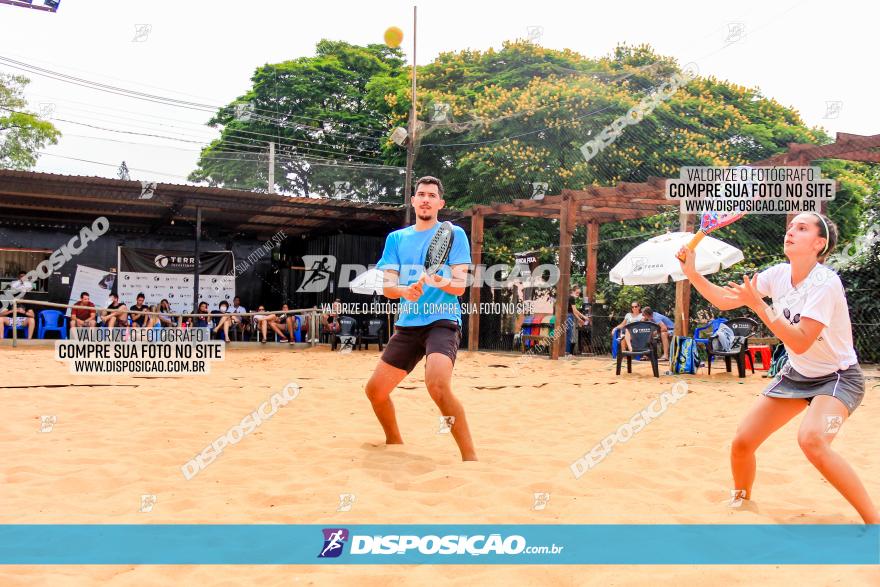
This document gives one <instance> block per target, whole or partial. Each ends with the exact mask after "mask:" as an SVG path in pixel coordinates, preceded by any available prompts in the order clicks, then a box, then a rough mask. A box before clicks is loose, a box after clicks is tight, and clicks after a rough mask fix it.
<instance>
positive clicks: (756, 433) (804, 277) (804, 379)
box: [682, 213, 880, 524]
mask: <svg viewBox="0 0 880 587" xmlns="http://www.w3.org/2000/svg"><path fill="white" fill-rule="evenodd" d="M836 244H837V227H836V226H835V225H834V223H833V222H832V221H831V220H829V219H828V218H826V217H825V216H823V215H821V214H817V213H804V214H798V215H797V216H795V217H794V219H793V220H792V221H791V224H789V226H788V230H787V231H786V233H785V241H784V244H783V250H784V251H785V255H786V257H788V261H789V262H788V263H780V264H779V265H774V266H773V267H770V268H768V269H766V270H764V271H762V272H761V273H760V274H758V275H755V276H752V277H748V276H744V278H743V283H742V284H741V285H740V284H733V283H731V284H729V285H728V286H727V287H719V286H717V285H714V284H712V283H710V282H709V281H708V280H707V279H706V278H705V277H703V276H702V275H700V274H698V273H697V272H696V270H695V268H694V253H693V252H692V251H690V250H689V249H687V248H682V251H683V252H685V254H686V255H687V257H686V259H685V261H684V263H683V264H682V265H683V270H684V273H685V275H686V276H687V278H688V279H689V280H690V281H691V283H692V284H693V285H694V287H696V288H697V291H699V292H700V293H701V294H702V295H703V297H705V298H706V299H707V300H708V301H709V302H711V303H712V304H714V305H715V306H717V307H718V308H719V309H721V310H732V309H734V308H738V307H740V306H747V307H749V308H751V309H752V310H753V311H754V312H755V313H756V314H757V315H758V317H759V318H760V319H761V320H762V321H763V322H764V323H765V324H766V325H767V326H768V327H769V328H770V330H771V331H772V332H773V334H775V335H776V336H777V337H778V338H779V339H780V340H781V341H782V343H783V344H784V345H785V349H786V351H788V356H789V364H788V365H787V366H786V367H785V368H784V369H783V370H782V372H781V373H780V374H779V376H778V377H777V378H776V379H775V380H774V381H773V382H772V383H771V384H770V385H769V386H768V387H767V389H765V390H764V393H763V395H762V396H760V397H759V398H758V401H757V402H756V403H755V405H753V406H752V408H751V410H750V411H749V413H748V414H747V415H746V417H745V419H744V420H743V421H742V423H741V424H740V426H739V428H738V429H737V431H736V436H735V437H734V439H733V443H732V445H731V450H730V463H731V469H732V470H733V481H734V485H735V488H734V489H733V490H732V491H731V501H730V505H731V506H733V507H739V506H741V505H742V504H743V500H748V499H751V494H752V484H753V483H754V481H755V468H756V463H755V451H756V450H757V449H758V447H759V446H760V445H761V443H763V442H764V441H765V440H766V439H767V438H768V437H769V436H770V435H771V434H773V433H774V432H775V431H777V430H779V429H780V428H782V427H783V426H784V425H785V424H786V423H787V422H788V421H789V420H791V419H792V418H794V417H795V416H797V415H798V414H799V413H801V412H802V411H803V410H804V409H805V408H807V414H806V416H805V417H804V420H803V421H802V422H801V426H800V429H799V431H798V444H799V445H800V447H801V450H803V452H804V454H805V455H806V457H807V459H808V460H809V461H810V462H811V463H812V464H813V466H815V467H816V468H817V469H818V470H819V472H820V473H822V475H823V476H824V477H825V478H826V479H827V480H828V481H829V482H830V483H831V485H833V486H834V487H835V488H836V489H837V490H838V491H839V492H840V493H841V494H842V495H843V497H845V498H846V500H847V501H849V503H850V504H852V506H853V507H854V508H855V509H856V511H857V512H858V513H859V515H860V516H861V517H862V519H863V520H864V521H865V523H866V524H878V523H880V514H878V512H877V508H876V506H875V505H874V503H873V502H872V501H871V497H870V496H869V495H868V492H867V491H866V490H865V487H864V485H862V482H861V481H860V480H859V478H858V476H857V475H856V473H855V471H854V470H853V469H852V467H850V465H849V464H848V463H847V462H846V461H845V460H844V458H843V457H842V456H841V455H839V454H838V453H836V452H834V451H833V450H832V449H831V442H832V441H833V440H834V438H835V436H836V435H837V433H838V432H839V431H840V428H841V426H842V425H843V423H844V422H845V421H846V419H847V418H848V417H849V416H850V415H851V414H852V413H853V411H854V410H855V409H856V408H857V407H858V405H859V404H860V403H861V401H862V398H864V395H865V378H864V375H863V374H862V370H861V368H860V367H859V363H858V359H857V357H856V353H855V349H854V348H853V342H852V326H851V324H850V319H849V308H848V307H847V302H846V294H845V292H844V289H843V284H842V283H841V281H840V278H839V277H838V276H837V274H836V273H834V272H833V271H832V270H831V269H829V268H828V267H825V266H824V265H822V261H824V260H825V259H826V258H827V257H828V255H829V254H830V253H831V251H832V249H834V246H835V245H836ZM765 296H766V297H770V298H772V299H773V306H772V307H771V306H768V305H767V303H766V302H765V301H764V299H763V298H764V297H765Z"/></svg>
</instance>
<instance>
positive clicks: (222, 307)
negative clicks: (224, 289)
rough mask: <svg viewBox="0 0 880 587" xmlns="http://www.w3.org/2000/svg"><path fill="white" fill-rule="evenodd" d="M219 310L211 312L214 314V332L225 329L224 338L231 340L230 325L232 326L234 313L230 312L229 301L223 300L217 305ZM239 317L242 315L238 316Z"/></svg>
mask: <svg viewBox="0 0 880 587" xmlns="http://www.w3.org/2000/svg"><path fill="white" fill-rule="evenodd" d="M217 308H218V309H217V310H214V311H213V312H211V314H212V315H213V316H214V317H213V318H212V319H211V320H212V321H213V322H214V334H217V333H218V332H220V330H221V329H222V330H223V340H225V341H226V342H229V327H230V326H232V324H233V321H232V315H230V314H229V302H227V301H226V300H223V301H222V302H220V303H219V304H218V305H217ZM238 318H239V319H240V318H241V316H239V317H238Z"/></svg>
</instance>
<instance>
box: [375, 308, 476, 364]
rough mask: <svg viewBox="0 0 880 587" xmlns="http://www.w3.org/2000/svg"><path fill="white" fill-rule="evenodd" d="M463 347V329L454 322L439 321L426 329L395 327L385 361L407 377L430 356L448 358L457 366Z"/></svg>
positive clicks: (384, 354)
mask: <svg viewBox="0 0 880 587" xmlns="http://www.w3.org/2000/svg"><path fill="white" fill-rule="evenodd" d="M460 343H461V327H459V325H458V323H457V322H455V321H453V320H437V321H436V322H431V323H430V324H427V325H425V326H395V327H394V336H392V337H391V340H389V341H388V345H387V346H386V347H385V351H384V352H383V353H382V360H383V361H385V362H386V363H388V364H389V365H391V366H392V367H397V368H398V369H403V370H404V371H406V372H407V373H409V372H410V371H412V370H413V369H415V367H416V365H418V363H419V361H421V360H422V357H424V356H425V355H430V354H431V353H440V354H443V355H446V356H447V357H449V358H450V359H452V364H453V365H454V364H455V356H456V355H457V354H458V345H459V344H460Z"/></svg>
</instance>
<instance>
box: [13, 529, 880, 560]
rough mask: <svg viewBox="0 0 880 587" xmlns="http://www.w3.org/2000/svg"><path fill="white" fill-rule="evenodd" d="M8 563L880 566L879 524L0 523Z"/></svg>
mask: <svg viewBox="0 0 880 587" xmlns="http://www.w3.org/2000/svg"><path fill="white" fill-rule="evenodd" d="M0 564H20V565H30V564H116V565H118V564H126V565H127V564H163V565H166V564H280V565H287V564H310V565H311V564H456V565H458V564H541V565H547V564H612V565H632V564H675V565H682V564H701V565H718V564H723V565H754V564H760V565H770V564H774V565H782V564H786V565H788V564H811V565H826V564H830V565H841V564H844V565H877V564H880V526H876V525H869V526H864V525H840V524H822V525H816V524H794V525H775V524H774V525H769V524H767V525H754V524H731V525H722V524H711V525H710V524H695V525H666V524H660V525H645V524H638V525H613V524H607V525H543V524H536V525H512V524H511V525H507V524H503V525H497V524H473V525H445V524H443V525H409V524H405V525H404V524H401V525H347V526H341V525H335V526H331V525H302V526H299V525H296V526H295V525H281V524H265V525H226V524H216V525H214V524H210V525H191V524H140V525H113V524H94V525H52V524H31V525H0Z"/></svg>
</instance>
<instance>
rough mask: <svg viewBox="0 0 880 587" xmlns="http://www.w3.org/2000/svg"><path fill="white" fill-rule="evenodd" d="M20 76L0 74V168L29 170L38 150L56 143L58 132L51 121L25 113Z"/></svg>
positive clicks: (35, 161) (35, 160)
mask: <svg viewBox="0 0 880 587" xmlns="http://www.w3.org/2000/svg"><path fill="white" fill-rule="evenodd" d="M28 83H30V80H28V79H27V78H26V77H24V76H20V75H7V74H0V167H2V168H5V169H29V168H31V167H33V166H34V165H36V163H37V155H38V153H37V152H38V151H39V150H40V149H42V148H43V147H45V146H46V145H49V144H52V145H54V144H57V143H58V137H59V136H60V135H61V133H60V132H59V131H58V129H56V128H55V127H54V126H53V125H52V123H51V122H48V121H45V120H40V118H39V116H38V115H36V114H31V113H29V112H27V100H26V99H25V98H24V88H25V86H27V84H28Z"/></svg>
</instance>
